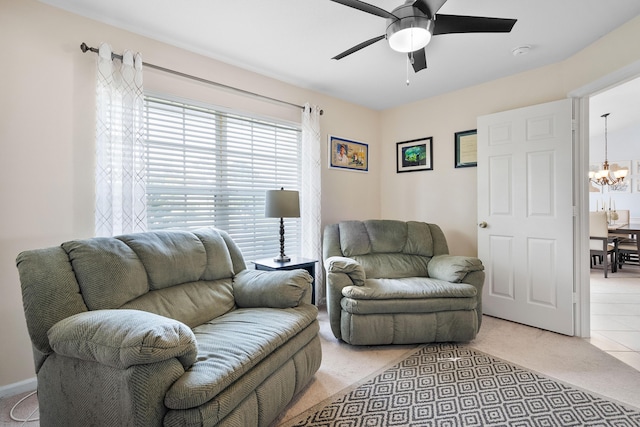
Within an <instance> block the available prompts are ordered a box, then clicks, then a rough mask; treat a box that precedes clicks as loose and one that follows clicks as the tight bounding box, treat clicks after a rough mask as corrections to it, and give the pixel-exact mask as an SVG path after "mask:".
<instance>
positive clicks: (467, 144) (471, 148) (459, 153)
mask: <svg viewBox="0 0 640 427" xmlns="http://www.w3.org/2000/svg"><path fill="white" fill-rule="evenodd" d="M455 155H456V164H455V166H456V167H457V168H469V167H474V166H478V131H477V130H476V129H473V130H465V131H464V132H456V134H455Z"/></svg>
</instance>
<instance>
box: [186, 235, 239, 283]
mask: <svg viewBox="0 0 640 427" xmlns="http://www.w3.org/2000/svg"><path fill="white" fill-rule="evenodd" d="M193 234H195V235H196V236H198V238H199V239H200V241H202V244H203V245H204V249H205V251H206V253H207V266H206V267H205V270H204V273H202V280H218V279H226V278H228V277H233V262H232V260H231V254H230V252H229V247H228V246H227V242H225V239H224V237H223V235H222V233H221V232H220V231H219V230H216V229H215V228H203V229H199V230H195V231H194V232H193Z"/></svg>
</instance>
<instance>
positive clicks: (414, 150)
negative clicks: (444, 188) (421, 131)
mask: <svg viewBox="0 0 640 427" xmlns="http://www.w3.org/2000/svg"><path fill="white" fill-rule="evenodd" d="M428 170H433V137H431V136H430V137H428V138H421V139H413V140H411V141H404V142H398V143H397V144H396V171H397V173H401V172H417V171H428Z"/></svg>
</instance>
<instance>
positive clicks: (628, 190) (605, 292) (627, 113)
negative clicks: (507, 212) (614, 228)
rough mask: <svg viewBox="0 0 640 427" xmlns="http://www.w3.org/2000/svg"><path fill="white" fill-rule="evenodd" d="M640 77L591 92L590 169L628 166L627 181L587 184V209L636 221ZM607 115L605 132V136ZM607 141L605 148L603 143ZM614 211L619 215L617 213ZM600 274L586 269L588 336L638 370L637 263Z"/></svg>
mask: <svg viewBox="0 0 640 427" xmlns="http://www.w3.org/2000/svg"><path fill="white" fill-rule="evenodd" d="M638 111H640V77H636V78H634V79H631V80H628V81H625V82H622V83H619V84H616V85H614V86H612V87H610V88H607V89H606V90H603V91H601V92H599V93H597V94H594V95H592V96H590V97H589V170H594V169H596V168H598V169H600V168H601V167H602V162H603V161H604V160H605V159H607V160H608V163H609V164H610V167H611V169H612V170H615V169H617V168H627V170H628V176H627V177H626V178H625V181H626V183H625V185H620V186H615V187H613V188H610V187H605V188H604V189H603V188H602V187H600V186H596V185H590V186H589V196H588V197H589V210H590V211H594V210H602V209H605V210H607V211H611V212H615V213H616V215H615V216H614V219H615V218H616V217H620V215H622V217H623V218H625V219H624V220H625V221H628V220H626V218H630V219H635V220H640V144H638V143H637V141H638V140H640V115H638ZM604 114H608V116H607V117H606V125H607V126H606V127H607V132H606V135H605V121H604V117H603V115H604ZM605 142H606V148H605ZM618 213H619V214H620V215H618ZM608 276H609V277H608V278H607V279H605V278H604V274H603V271H602V270H596V269H592V270H591V271H590V283H589V284H590V300H591V303H590V313H591V314H590V320H591V327H590V333H591V338H590V341H591V343H592V344H594V345H595V346H596V347H598V348H600V349H601V350H603V351H605V352H607V353H609V354H611V355H612V356H614V357H616V358H618V359H620V360H622V361H623V362H625V363H627V364H629V365H631V366H633V367H635V368H636V369H639V370H640V266H636V265H626V266H625V267H624V268H623V269H621V270H619V271H618V272H616V273H613V274H611V273H610V274H609V275H608Z"/></svg>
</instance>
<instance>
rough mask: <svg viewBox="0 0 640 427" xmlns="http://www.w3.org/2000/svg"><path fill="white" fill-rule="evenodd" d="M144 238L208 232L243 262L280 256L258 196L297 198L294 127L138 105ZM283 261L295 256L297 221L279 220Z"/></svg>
mask: <svg viewBox="0 0 640 427" xmlns="http://www.w3.org/2000/svg"><path fill="white" fill-rule="evenodd" d="M145 124H146V126H145V131H146V143H147V166H148V167H147V220H148V229H149V230H158V229H182V230H185V229H194V228H199V227H206V226H214V227H217V228H219V229H222V230H224V231H227V232H228V233H229V235H230V236H231V237H232V238H233V240H234V241H235V242H236V243H237V244H238V246H239V247H240V249H241V250H242V253H243V255H244V258H245V260H247V261H250V260H256V259H259V258H265V257H273V256H276V255H278V254H279V252H280V239H279V224H280V220H279V219H278V218H265V216H264V204H265V191H266V190H274V189H279V188H281V187H284V188H285V189H286V190H298V191H299V186H300V178H301V170H300V169H301V167H300V165H301V162H300V159H301V153H300V150H301V131H300V129H299V128H298V127H294V126H291V125H287V124H283V123H276V122H273V121H267V120H262V119H256V118H252V117H245V116H241V115H238V114H232V113H229V112H223V111H217V110H214V109H212V108H207V107H202V106H197V105H189V104H186V103H183V102H177V101H173V100H169V99H161V98H159V97H153V96H146V97H145ZM285 230H286V236H285V237H286V248H285V252H286V253H287V254H292V255H295V254H297V253H299V248H300V235H301V230H300V219H299V218H285Z"/></svg>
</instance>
